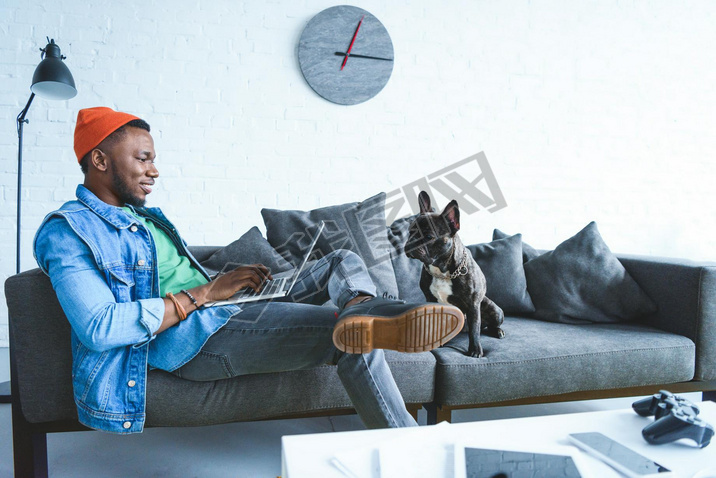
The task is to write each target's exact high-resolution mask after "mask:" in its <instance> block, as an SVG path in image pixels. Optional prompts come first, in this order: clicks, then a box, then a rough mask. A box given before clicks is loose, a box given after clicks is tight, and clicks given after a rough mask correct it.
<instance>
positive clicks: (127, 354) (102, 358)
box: [34, 185, 241, 434]
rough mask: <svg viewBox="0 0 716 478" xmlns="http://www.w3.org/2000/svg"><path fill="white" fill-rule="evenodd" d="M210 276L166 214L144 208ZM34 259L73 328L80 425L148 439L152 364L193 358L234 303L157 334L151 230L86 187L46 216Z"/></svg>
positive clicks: (160, 307) (159, 315)
mask: <svg viewBox="0 0 716 478" xmlns="http://www.w3.org/2000/svg"><path fill="white" fill-rule="evenodd" d="M136 212H137V213H138V214H140V215H143V216H146V217H148V218H150V219H151V220H152V221H154V222H155V224H157V227H161V228H162V230H164V232H166V233H167V234H168V235H169V237H170V238H171V239H172V242H174V244H175V245H176V247H177V249H178V250H179V252H180V253H181V254H183V255H186V256H187V257H188V258H189V259H190V261H191V263H192V265H193V266H194V267H196V268H197V269H198V270H199V271H201V272H202V274H204V275H205V276H206V277H207V279H208V278H209V277H208V275H207V273H206V271H205V270H204V269H203V268H202V267H201V265H199V263H198V262H197V261H196V259H195V258H194V257H193V256H192V255H191V253H190V252H189V250H188V249H187V247H186V243H185V242H184V241H183V240H182V239H181V238H180V237H179V234H178V233H177V231H176V229H175V227H174V226H173V225H172V224H171V223H170V222H169V220H167V218H166V217H165V216H164V214H162V212H161V211H160V210H159V209H158V208H137V209H136ZM34 253H35V259H36V260H37V263H38V264H39V266H40V268H41V269H42V271H43V272H45V274H47V275H48V276H49V277H50V280H51V282H52V286H53V288H54V289H55V292H56V294H57V298H58V299H59V301H60V304H61V305H62V309H63V310H64V312H65V315H66V316H67V319H68V320H69V322H70V325H71V326H72V385H73V389H74V398H75V403H76V405H77V414H78V417H79V420H80V422H81V423H83V424H84V425H86V426H88V427H91V428H96V429H99V430H104V431H108V432H113V433H123V434H126V433H139V432H141V431H142V430H143V429H144V422H145V419H146V391H147V368H148V366H149V367H155V368H160V369H162V370H166V371H170V372H171V371H173V370H175V369H177V368H179V367H181V366H182V365H184V364H185V363H187V362H188V361H189V360H191V359H192V358H193V357H194V356H195V355H196V354H197V353H199V350H200V349H201V347H202V346H203V345H204V344H205V343H206V340H207V339H208V338H209V337H210V336H211V335H212V334H213V333H214V332H216V331H217V330H218V329H220V328H221V327H222V326H223V325H224V324H226V322H228V320H229V319H230V318H231V316H233V315H236V314H237V313H239V312H240V310H241V309H240V308H239V307H238V306H235V305H229V306H223V307H211V308H205V309H204V308H202V309H199V310H197V311H195V312H194V313H192V314H190V315H189V317H188V318H187V319H186V320H184V321H183V322H180V323H179V324H178V325H176V326H174V327H170V328H169V329H167V330H165V331H163V332H162V333H161V334H159V335H156V336H155V335H154V334H155V332H156V331H157V329H158V328H159V326H160V325H161V323H162V319H163V316H164V302H163V300H162V299H161V298H160V297H159V271H158V265H157V260H156V257H157V252H156V248H155V245H154V241H153V239H152V236H151V234H150V233H149V231H148V230H147V229H146V227H144V226H143V225H142V224H141V222H140V221H138V220H137V219H136V218H133V217H132V216H131V215H130V214H127V213H126V212H125V211H122V210H121V209H120V208H118V207H114V206H110V205H108V204H106V203H104V202H102V201H101V200H100V199H98V198H97V197H96V196H95V195H94V194H93V193H92V192H90V191H89V190H88V189H87V188H85V187H84V186H82V185H79V186H78V187H77V200H76V201H69V202H67V203H65V204H64V205H63V206H62V207H61V208H60V209H59V210H57V211H55V212H52V213H50V214H48V215H47V217H45V219H44V220H43V222H42V224H41V225H40V228H39V230H38V231H37V234H36V235H35V242H34Z"/></svg>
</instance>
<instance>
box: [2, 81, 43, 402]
mask: <svg viewBox="0 0 716 478" xmlns="http://www.w3.org/2000/svg"><path fill="white" fill-rule="evenodd" d="M34 99H35V93H32V94H30V99H29V100H27V104H26V105H25V107H24V108H23V109H22V111H21V112H20V114H19V115H17V140H18V147H17V236H16V241H15V254H16V255H15V270H16V273H17V274H19V273H20V239H21V237H22V233H21V231H22V214H21V212H22V130H23V126H25V124H26V123H28V120H26V119H25V116H26V115H27V111H28V110H29V109H30V105H31V104H32V100H34ZM11 354H12V351H11ZM11 360H12V358H11ZM11 398H12V396H11V382H2V383H0V403H10V402H11Z"/></svg>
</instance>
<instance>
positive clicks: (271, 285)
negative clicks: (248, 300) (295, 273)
mask: <svg viewBox="0 0 716 478" xmlns="http://www.w3.org/2000/svg"><path fill="white" fill-rule="evenodd" d="M285 284H286V278H285V277H282V278H280V279H275V280H270V281H268V282H266V284H264V287H263V289H261V290H260V291H259V292H256V291H255V290H253V289H251V288H247V289H244V291H243V292H242V293H241V295H240V296H239V297H254V296H257V297H262V296H269V295H273V294H275V293H277V292H281V291H282V290H283V287H284V285H285Z"/></svg>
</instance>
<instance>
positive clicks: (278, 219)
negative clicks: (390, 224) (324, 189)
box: [261, 193, 398, 297]
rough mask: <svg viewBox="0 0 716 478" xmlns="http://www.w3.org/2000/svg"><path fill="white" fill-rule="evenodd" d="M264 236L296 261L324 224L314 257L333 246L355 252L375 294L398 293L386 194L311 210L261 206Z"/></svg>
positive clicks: (291, 259)
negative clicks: (386, 223) (365, 269)
mask: <svg viewBox="0 0 716 478" xmlns="http://www.w3.org/2000/svg"><path fill="white" fill-rule="evenodd" d="M261 216H262V217H263V219H264V224H265V225H266V238H267V239H268V242H269V243H270V244H271V245H272V246H273V248H274V249H276V251H278V253H279V254H281V255H282V256H283V257H284V258H287V259H288V260H289V262H293V263H295V262H296V261H297V260H300V258H302V257H303V255H304V253H305V251H306V248H307V247H308V246H309V244H310V242H311V239H312V238H313V237H314V236H315V233H316V230H317V228H318V224H319V223H320V222H321V221H325V223H326V227H325V229H324V232H323V233H322V234H321V237H320V238H319V240H318V242H317V244H316V249H317V252H318V253H317V254H316V255H317V256H322V255H326V254H328V253H329V252H332V251H334V250H336V249H347V250H349V251H353V252H355V253H356V254H358V255H359V256H360V257H361V258H362V259H363V261H364V262H365V264H366V266H367V267H368V274H369V275H370V277H371V279H373V283H374V284H375V286H376V288H377V289H378V295H379V296H382V295H383V294H386V295H392V296H394V297H397V296H398V285H397V283H396V280H395V272H394V271H393V264H392V263H391V249H392V246H391V245H390V242H389V241H388V233H387V228H386V227H385V193H379V194H377V195H375V196H373V197H370V198H368V199H366V200H365V201H362V202H353V203H348V204H341V205H338V206H328V207H324V208H319V209H314V210H312V211H295V210H278V209H262V210H261Z"/></svg>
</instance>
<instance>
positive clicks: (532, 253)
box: [492, 229, 541, 262]
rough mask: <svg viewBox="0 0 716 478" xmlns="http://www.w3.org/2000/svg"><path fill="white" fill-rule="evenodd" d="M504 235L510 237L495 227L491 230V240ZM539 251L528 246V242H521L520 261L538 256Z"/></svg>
mask: <svg viewBox="0 0 716 478" xmlns="http://www.w3.org/2000/svg"><path fill="white" fill-rule="evenodd" d="M506 237H511V236H510V235H509V234H506V233H504V232H502V231H500V230H499V229H495V230H494V231H492V240H493V241H495V240H497V239H504V238H506ZM540 254H541V253H540V252H539V251H538V250H537V249H535V248H534V247H532V246H530V245H529V244H527V243H525V242H523V243H522V262H527V261H531V260H532V259H534V258H535V257H538V256H539V255H540Z"/></svg>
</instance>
